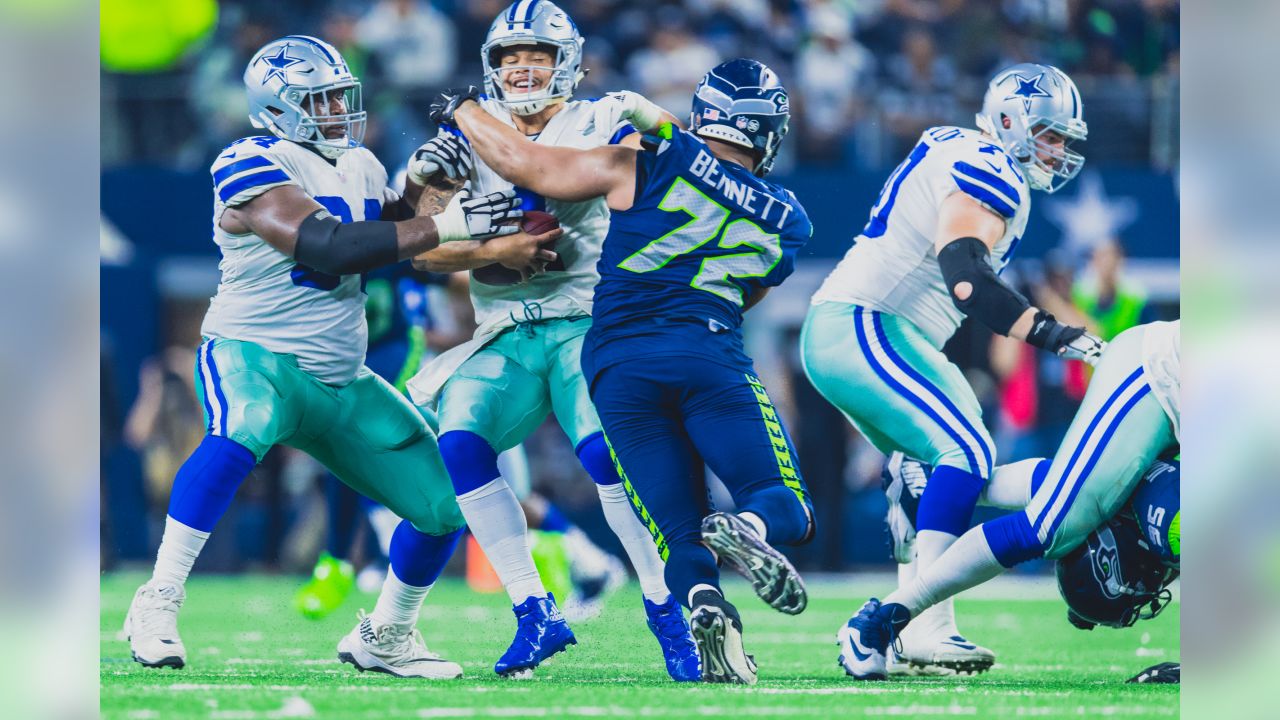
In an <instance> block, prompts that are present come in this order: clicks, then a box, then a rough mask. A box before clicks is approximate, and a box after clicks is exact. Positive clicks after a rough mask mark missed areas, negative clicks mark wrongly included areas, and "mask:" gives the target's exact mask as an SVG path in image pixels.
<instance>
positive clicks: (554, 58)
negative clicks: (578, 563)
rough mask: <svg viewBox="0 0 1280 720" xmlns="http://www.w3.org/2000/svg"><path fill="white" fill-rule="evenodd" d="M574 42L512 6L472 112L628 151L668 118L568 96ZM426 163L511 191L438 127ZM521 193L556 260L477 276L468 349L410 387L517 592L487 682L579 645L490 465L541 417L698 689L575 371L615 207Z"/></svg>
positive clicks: (628, 101)
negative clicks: (528, 271)
mask: <svg viewBox="0 0 1280 720" xmlns="http://www.w3.org/2000/svg"><path fill="white" fill-rule="evenodd" d="M582 43H583V40H582V37H581V36H580V35H579V34H578V31H577V29H576V27H575V26H574V23H573V21H572V20H571V19H570V18H569V16H568V15H566V14H565V13H564V11H562V10H561V9H560V8H558V7H556V6H555V5H554V4H552V3H550V2H537V1H534V2H530V1H529V0H521V1H520V2H516V3H513V4H512V5H511V6H510V7H509V8H507V9H506V10H504V11H503V12H502V13H500V14H499V15H498V17H496V18H495V19H494V21H493V24H492V26H490V28H489V35H488V37H487V38H486V40H485V44H484V46H483V47H482V49H481V57H482V59H483V62H484V68H485V87H486V89H487V91H488V97H487V98H485V99H483V100H480V101H479V103H478V104H477V106H476V107H477V110H478V111H479V112H483V113H486V114H487V115H488V116H489V117H490V118H492V119H493V122H495V123H498V124H501V125H502V126H503V127H505V128H508V129H509V130H510V132H512V133H513V134H516V135H517V136H519V137H520V139H521V141H522V143H524V141H525V139H526V138H531V142H529V143H527V144H529V145H534V146H535V147H539V148H541V147H561V148H574V149H582V150H586V149H591V148H598V147H624V146H625V147H638V146H639V136H638V135H635V129H634V128H633V127H632V124H631V123H634V124H635V125H638V126H640V127H641V128H643V129H649V128H651V127H653V126H655V125H657V124H658V123H659V122H660V121H662V120H664V119H666V120H669V119H671V117H670V115H668V114H667V113H665V112H664V111H662V110H661V109H659V108H658V107H657V106H655V105H653V104H652V103H650V102H648V101H647V100H645V99H644V98H642V97H640V96H638V95H635V94H633V93H621V94H619V95H616V96H610V97H608V98H605V99H602V100H599V101H574V100H571V97H572V95H573V91H574V89H575V88H576V87H577V85H578V82H579V81H580V80H581V79H582V77H583V71H582V69H581V63H582ZM513 128H514V129H513ZM464 130H465V128H464ZM629 134H630V135H632V137H630V138H628V137H627V136H628V135H629ZM617 143H622V144H621V145H619V144H617ZM422 157H423V158H424V159H425V160H427V161H429V162H430V163H431V164H432V165H434V166H436V167H437V168H439V170H438V171H437V172H443V173H445V174H447V175H449V176H451V177H465V178H467V179H468V180H469V181H470V187H471V188H472V189H473V190H476V191H477V192H481V191H483V192H488V191H493V190H507V189H509V188H511V187H512V182H511V180H512V178H511V177H510V176H508V175H506V174H505V173H503V172H502V171H501V169H500V168H499V167H497V166H495V165H494V164H492V163H490V162H487V161H488V160H489V159H490V158H489V157H488V156H486V155H484V154H483V153H481V154H479V155H478V156H474V155H473V153H472V150H471V149H470V148H468V147H467V146H466V144H465V142H464V141H463V140H461V139H458V138H457V137H456V136H454V135H453V134H450V133H449V131H448V130H446V131H445V132H444V133H442V137H440V138H437V139H436V140H433V141H432V142H431V143H429V144H428V145H427V147H426V148H424V153H422ZM410 169H411V171H414V170H415V167H414V166H411V168H410ZM424 174H426V173H425V172H424ZM504 178H505V179H504ZM515 185H518V186H520V190H519V192H520V195H521V198H522V199H523V200H524V202H525V205H524V207H525V209H527V210H545V211H548V212H550V213H551V214H552V215H554V216H555V217H556V218H557V219H558V221H559V223H560V225H561V227H563V228H564V230H565V234H564V236H563V237H562V238H561V239H560V241H559V243H558V244H557V245H556V252H557V254H558V256H559V259H558V260H557V262H555V263H552V264H549V265H548V266H547V267H546V271H545V272H542V273H540V274H538V275H536V276H534V277H532V278H528V279H525V278H522V277H521V275H520V274H519V273H513V272H510V271H501V270H500V269H499V271H498V272H495V271H494V269H492V268H484V269H483V270H476V271H474V272H473V273H472V278H471V280H472V282H471V298H472V301H473V303H474V305H475V308H476V320H477V322H478V323H479V327H478V328H477V330H476V333H475V337H474V339H473V340H472V341H470V342H468V343H464V344H463V345H461V346H459V347H458V348H456V349H454V350H453V351H451V352H448V353H445V354H444V355H442V356H440V357H439V358H437V359H436V360H435V361H434V362H432V363H431V364H429V365H428V366H427V367H425V368H423V371H422V373H421V374H420V375H419V376H418V377H416V378H414V380H413V381H412V382H410V384H409V389H410V391H411V393H412V394H413V398H414V400H415V401H416V402H417V403H418V404H419V405H420V406H431V405H435V404H436V403H438V405H439V408H440V452H441V453H442V454H443V456H444V462H445V465H446V466H447V467H448V469H449V474H450V476H451V477H452V479H453V487H454V491H455V492H456V493H457V496H458V504H459V505H460V506H461V508H462V514H463V516H465V517H466V519H467V524H468V525H469V526H470V528H471V532H472V533H473V534H474V535H475V538H476V540H477V541H478V542H479V544H480V547H482V548H483V549H484V552H485V555H486V556H487V557H488V558H489V561H490V562H491V563H492V564H493V567H494V569H495V570H496V571H497V574H498V577H499V578H500V579H501V581H502V584H503V586H504V587H505V588H506V590H507V593H508V594H509V595H510V597H511V603H512V606H513V612H514V613H515V616H516V621H517V627H516V634H515V638H514V639H513V640H512V642H511V646H510V647H509V648H507V651H506V652H505V653H503V655H502V657H500V658H499V659H498V661H497V662H496V663H495V664H494V671H495V672H497V673H499V674H501V675H525V674H528V673H530V672H532V671H533V670H534V668H536V667H537V666H538V664H539V663H541V662H542V661H543V660H545V659H547V658H548V657H550V656H552V655H554V654H555V653H557V652H560V651H561V650H563V649H565V648H566V647H567V646H568V645H571V644H574V643H576V642H577V639H576V638H575V637H574V635H573V631H572V630H570V628H569V625H568V623H567V622H566V621H565V620H564V618H563V617H562V616H561V613H560V610H559V608H557V606H556V599H555V598H554V597H553V596H552V595H551V594H550V593H548V592H547V589H546V587H545V585H544V584H543V579H542V578H541V577H540V576H539V574H538V570H537V566H536V564H535V563H534V559H533V557H532V555H531V552H530V547H529V540H528V524H527V520H526V518H525V516H524V514H523V512H522V511H521V506H520V501H519V498H518V496H517V494H516V492H515V491H514V490H513V488H512V487H511V485H512V484H511V482H510V478H505V477H503V476H502V475H501V473H500V472H499V468H498V465H497V463H496V460H495V459H496V457H497V455H498V453H500V452H502V451H503V450H506V449H507V448H510V447H513V446H514V445H516V444H517V443H520V442H522V441H523V440H524V439H525V438H526V437H528V435H529V434H530V433H531V432H533V430H534V429H535V428H537V427H538V425H540V424H541V423H542V421H543V419H544V418H546V416H547V414H548V413H549V412H550V413H554V414H555V417H556V420H558V421H559V423H560V427H561V428H562V429H563V430H564V432H565V434H566V435H567V436H568V437H569V441H570V442H571V443H572V444H573V447H574V451H575V452H576V454H577V456H578V459H579V460H580V461H581V463H582V466H583V468H585V469H586V471H587V473H588V474H589V475H590V476H591V477H592V479H593V480H595V482H596V489H597V491H598V493H599V496H600V504H601V507H602V508H603V510H604V514H605V519H606V520H608V522H609V527H610V528H611V529H612V530H613V532H614V533H615V534H616V535H617V536H618V539H619V540H620V541H621V542H622V545H623V547H624V549H625V550H626V551H627V555H628V556H629V557H630V558H631V562H632V564H633V565H634V566H635V568H636V573H637V575H639V579H640V587H641V591H642V592H643V594H644V597H643V602H644V609H645V612H646V614H647V616H648V623H649V627H650V629H651V630H652V631H653V633H654V636H655V637H656V638H657V640H658V644H659V645H660V647H661V649H662V653H663V657H664V658H665V662H666V667H667V671H668V673H669V674H670V675H671V677H672V678H674V679H676V680H696V679H698V677H699V675H700V671H699V669H698V658H697V654H696V650H695V648H694V645H693V641H692V639H691V638H690V636H689V628H688V624H687V623H686V622H685V619H684V615H683V613H682V612H681V610H680V606H679V604H678V603H677V602H676V601H675V600H673V599H672V597H671V593H670V592H668V591H667V587H666V584H665V583H664V582H663V563H662V559H661V558H660V557H659V556H658V552H657V550H656V549H655V548H654V546H653V541H652V540H651V539H650V538H649V534H648V532H647V531H646V530H645V528H644V526H643V525H641V524H640V521H639V520H638V519H637V518H636V516H635V513H634V512H633V511H632V510H631V506H630V502H629V501H628V500H627V497H626V493H625V492H624V490H623V487H622V483H621V480H620V479H619V477H618V473H617V471H616V470H615V468H614V464H613V461H612V460H611V458H610V457H609V449H608V446H607V445H606V444H605V440H604V435H603V433H602V432H601V427H600V420H599V419H598V417H597V416H596V411H595V409H594V408H593V407H592V404H591V399H590V397H589V396H588V393H587V383H586V381H585V380H584V379H583V376H582V369H581V365H580V361H579V355H580V352H581V348H582V339H583V336H584V335H585V334H586V332H587V329H588V328H589V327H591V294H592V288H593V287H594V286H595V284H596V280H597V278H598V276H597V275H596V269H595V265H596V260H597V258H598V257H599V255H600V244H601V243H602V242H603V241H604V237H605V232H606V231H607V230H608V227H609V208H608V207H607V206H606V205H605V202H604V200H603V199H601V198H599V197H596V196H589V195H580V196H575V197H572V198H563V197H554V196H549V197H546V198H544V197H542V194H541V193H539V186H538V185H536V184H530V183H526V182H516V183H515ZM428 192H430V191H428ZM561 599H562V600H563V598H561Z"/></svg>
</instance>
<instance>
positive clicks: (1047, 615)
mask: <svg viewBox="0 0 1280 720" xmlns="http://www.w3.org/2000/svg"><path fill="white" fill-rule="evenodd" d="M143 579H144V578H143V577H142V576H139V575H108V576H104V577H103V579H102V634H101V638H102V641H101V648H102V665H101V668H102V693H101V698H102V700H101V702H102V716H103V717H104V718H130V719H135V720H140V719H142V718H155V719H157V720H178V719H179V718H221V719H223V720H233V719H241V720H252V719H257V718H302V717H309V718H342V719H344V720H345V719H348V718H350V719H353V720H354V719H358V718H370V719H373V718H377V719H379V720H381V719H383V718H386V719H390V718H452V717H503V718H515V717H553V718H561V717H654V718H680V717H697V716H703V717H707V716H718V715H723V716H727V717H822V718H825V717H842V716H851V715H854V716H856V715H876V716H897V717H917V716H937V715H961V716H969V717H978V718H989V717H1012V716H1035V717H1060V716H1071V717H1083V718H1098V717H1103V716H1124V717H1157V716H1161V717H1167V716H1176V715H1177V714H1178V690H1177V687H1176V686H1135V685H1125V684H1123V681H1124V679H1125V678H1127V677H1129V676H1131V675H1133V674H1134V673H1136V672H1137V671H1139V670H1141V669H1143V668H1144V667H1147V666H1148V665H1152V664H1155V663H1157V662H1163V661H1166V660H1174V659H1177V658H1178V611H1179V607H1178V605H1177V604H1174V606H1173V607H1171V608H1170V609H1169V610H1168V611H1167V612H1165V613H1164V614H1163V615H1161V616H1160V617H1158V618H1156V619H1155V620H1152V621H1148V622H1144V623H1141V624H1140V625H1139V626H1137V627H1135V628H1131V629H1129V630H1126V631H1114V630H1109V629H1105V628H1103V629H1098V630H1094V631H1092V632H1083V631H1080V630H1076V629H1075V628H1072V627H1071V626H1070V625H1068V624H1067V622H1066V618H1065V612H1064V606H1063V605H1062V603H1061V601H1060V600H1055V599H1052V598H1051V597H1050V595H1049V593H1048V592H1047V591H1046V590H1045V588H1044V587H1043V586H1039V587H1033V588H1030V590H1027V589H1025V588H1024V587H1023V586H1007V587H1011V588H1012V589H1011V590H1006V591H1003V592H1004V594H1005V595H1006V596H1008V595H1016V596H1019V597H1023V598H1025V597H1027V596H1028V595H1030V596H1033V597H1035V598H1038V599H1017V600H1011V599H1008V598H1007V597H1006V598H1004V599H1000V598H997V597H991V594H992V593H993V592H994V593H995V594H997V595H999V594H1000V593H1001V592H1002V591H1001V590H1000V589H998V588H997V589H993V590H991V589H989V590H987V591H986V593H984V596H982V597H979V598H975V599H965V600H961V601H960V602H959V603H958V604H957V610H958V614H959V616H960V624H961V629H962V630H963V631H964V632H965V633H966V634H967V635H968V636H969V637H970V638H972V639H974V640H976V641H978V642H980V643H982V644H984V645H986V646H988V647H990V648H991V649H993V650H995V652H996V653H997V655H998V657H999V661H998V664H997V665H996V666H995V668H994V669H993V670H992V671H991V672H989V673H987V674H985V675H982V676H978V677H976V678H904V679H898V680H890V681H889V682H884V683H875V684H870V683H854V682H852V681H850V680H849V679H847V678H845V677H844V674H843V672H842V671H841V670H840V669H839V668H838V667H837V666H836V655H837V652H836V648H835V633H836V630H837V628H838V627H839V626H840V624H841V623H843V622H844V621H845V620H847V619H848V617H849V614H850V612H851V611H853V610H854V609H856V608H857V606H858V605H860V604H861V602H862V601H863V600H864V599H865V598H866V596H867V594H868V593H871V592H877V593H883V592H885V591H886V590H887V589H889V588H888V587H887V585H888V583H887V581H886V580H887V579H886V578H884V577H880V578H879V581H877V582H871V583H868V582H867V581H866V580H862V581H858V580H857V579H854V580H850V581H848V582H847V583H846V582H837V581H822V580H818V581H813V582H811V584H810V603H809V608H808V610H806V611H805V613H804V614H803V615H800V616H799V617H791V616H786V615H780V614H778V613H775V612H773V611H772V610H770V609H769V608H768V607H766V606H765V605H764V604H763V603H761V602H760V601H759V600H757V599H755V597H754V596H752V595H751V593H750V590H749V588H747V587H746V585H731V586H729V588H728V594H729V597H730V599H732V600H734V601H735V602H736V603H737V604H738V606H739V607H740V608H741V609H742V611H743V622H744V625H745V629H746V635H745V640H746V644H747V650H748V651H749V652H751V653H753V654H754V655H755V656H756V660H757V662H758V663H759V666H760V683H759V685H757V686H755V687H752V688H742V687H727V686H708V685H692V686H690V685H676V684H675V683H672V682H670V681H669V680H668V679H667V676H666V673H665V672H664V670H663V669H662V667H661V659H660V657H659V654H658V646H657V643H656V642H655V641H654V640H653V637H652V636H651V635H650V634H649V631H648V630H647V629H646V628H645V625H644V621H643V611H642V610H641V609H640V600H639V597H640V596H639V591H638V589H637V588H635V587H628V588H625V589H624V590H623V591H622V592H621V593H620V594H619V595H616V596H615V597H614V599H613V600H612V602H611V603H610V604H609V605H608V607H607V608H606V610H605V612H604V614H603V615H602V616H601V617H599V618H597V619H596V620H593V621H591V622H587V623H581V624H579V625H577V626H575V632H576V633H577V636H578V641H579V644H578V645H577V646H576V647H573V648H570V650H569V652H567V653H565V654H561V655H558V656H556V658H555V660H554V661H552V663H551V664H549V665H544V666H543V667H542V668H540V669H539V670H538V673H537V677H536V678H535V679H532V680H524V681H519V680H503V679H500V678H498V677H497V676H495V675H494V674H493V671H492V664H493V661H494V660H496V659H497V657H498V656H499V655H500V654H501V653H502V651H503V650H504V649H505V648H506V644H507V642H508V641H509V640H510V638H511V633H512V632H513V630H514V627H515V621H514V619H513V617H512V615H511V610H510V606H509V605H508V604H507V602H506V596H505V595H476V594H474V593H471V592H470V591H468V590H467V589H466V587H465V586H464V585H463V584H462V583H461V582H459V581H442V582H441V583H440V584H439V585H437V587H436V588H435V589H434V590H433V591H432V594H431V596H430V597H429V598H428V599H427V607H426V609H425V610H424V612H423V620H422V623H421V625H420V627H421V628H422V630H423V634H424V635H425V636H426V638H427V642H428V644H429V645H430V646H431V647H432V649H433V650H436V651H437V652H440V653H441V654H443V655H445V656H446V657H449V658H451V659H453V660H456V661H458V662H460V663H462V665H463V667H464V668H465V669H466V678H465V679H463V680H461V681H451V682H439V683H431V682H425V681H408V680H398V679H395V678H391V677H388V676H385V675H379V674H374V673H365V674H361V673H357V672H356V671H355V670H354V669H353V668H352V667H351V666H349V665H342V664H340V663H339V662H338V661H337V659H336V651H335V649H334V648H335V646H336V644H337V641H338V639H339V638H340V637H341V636H342V635H343V634H344V633H346V632H347V631H349V630H350V629H351V628H352V627H353V626H354V624H355V612H356V610H357V609H359V608H360V607H361V606H363V607H366V608H368V609H372V608H373V602H374V598H373V596H363V595H361V596H357V597H355V598H352V599H351V600H349V601H348V604H347V605H346V606H345V607H344V608H343V610H341V611H339V613H338V614H337V615H335V616H333V617H331V618H329V619H326V620H323V621H318V622H313V621H308V620H304V619H303V618H302V617H301V616H299V615H297V614H296V613H295V612H294V611H293V610H292V609H291V607H290V600H291V598H292V594H293V591H294V590H295V588H296V587H297V584H298V582H300V580H298V579H295V578H289V577H275V576H270V577H268V576H230V577H200V576H197V577H196V578H194V579H193V580H192V581H191V582H190V584H189V585H188V587H187V593H188V597H187V604H186V607H185V608H183V612H182V615H181V617H180V620H179V629H180V630H181V631H182V636H183V640H184V641H185V643H186V646H187V652H188V659H187V663H188V664H187V667H186V668H185V669H183V670H177V671H175V670H167V669H166V670H149V669H146V668H143V667H141V666H139V665H137V664H135V663H134V662H132V661H131V660H130V659H129V648H128V644H127V643H125V642H124V641H123V640H122V639H119V638H118V637H117V633H118V632H119V629H120V624H121V622H122V621H123V619H124V614H125V611H126V609H127V608H128V605H129V600H130V599H131V597H132V595H133V591H134V589H135V588H136V587H137V586H138V584H139V583H140V582H142V580H143Z"/></svg>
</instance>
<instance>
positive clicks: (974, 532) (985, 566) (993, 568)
mask: <svg viewBox="0 0 1280 720" xmlns="http://www.w3.org/2000/svg"><path fill="white" fill-rule="evenodd" d="M1002 572H1004V566H1002V565H1001V564H1000V563H999V562H998V561H996V556H995V555H994V554H992V552H991V546H990V545H988V544H987V536H986V534H985V533H983V532H982V527H981V526H979V527H975V528H972V529H971V530H969V531H968V532H966V533H965V534H964V535H962V536H960V539H959V540H957V541H956V542H955V544H953V545H952V546H951V547H950V548H949V549H948V550H947V552H946V553H945V554H943V556H942V557H941V558H939V559H938V561H937V562H935V563H933V564H932V565H930V566H929V567H928V568H926V569H923V570H921V571H920V573H919V574H918V575H916V579H915V580H913V581H912V582H911V583H909V584H907V585H906V586H905V587H900V588H898V589H897V590H895V591H893V592H892V593H889V596H888V597H886V598H885V599H884V601H885V602H887V603H890V602H896V603H901V604H902V605H905V606H906V607H907V609H908V610H910V611H911V614H912V616H913V617H914V616H916V615H921V616H922V617H923V616H925V615H927V614H928V610H927V609H928V608H929V607H930V606H932V607H933V608H937V607H941V605H939V604H938V603H940V602H944V601H949V600H951V598H953V597H954V596H955V595H956V594H957V593H960V592H963V591H965V590H968V589H969V588H971V587H975V586H977V585H981V584H982V583H984V582H986V581H988V580H990V579H991V578H993V577H995V576H997V575H999V574H1000V573H1002ZM914 625H915V623H914V621H913V622H912V625H911V626H908V627H912V626H914Z"/></svg>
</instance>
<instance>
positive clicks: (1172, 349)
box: [1142, 320, 1182, 442]
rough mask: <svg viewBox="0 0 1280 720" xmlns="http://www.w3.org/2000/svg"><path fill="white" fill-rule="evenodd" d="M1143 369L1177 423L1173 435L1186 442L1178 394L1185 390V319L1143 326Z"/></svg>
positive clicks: (1153, 391)
mask: <svg viewBox="0 0 1280 720" xmlns="http://www.w3.org/2000/svg"><path fill="white" fill-rule="evenodd" d="M1143 328H1144V331H1143V333H1142V369H1143V371H1144V372H1145V373H1146V376H1147V384H1148V385H1150V386H1151V394H1152V395H1154V396H1155V398H1156V401H1157V402H1159V403H1160V407H1162V408H1164V412H1165V414H1166V415H1168V416H1169V422H1170V423H1172V424H1173V435H1174V437H1176V438H1178V441H1179V442H1181V441H1182V413H1181V411H1180V410H1179V404H1178V396H1179V394H1181V392H1182V361H1181V358H1180V353H1179V347H1180V346H1181V344H1182V321H1181V320H1174V321H1173V322H1153V323H1150V324H1148V325H1145V326H1143Z"/></svg>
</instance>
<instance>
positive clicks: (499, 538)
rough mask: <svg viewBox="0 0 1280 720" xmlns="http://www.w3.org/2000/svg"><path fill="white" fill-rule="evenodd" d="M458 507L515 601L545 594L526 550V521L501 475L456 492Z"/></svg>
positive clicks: (527, 541) (527, 539) (516, 602)
mask: <svg viewBox="0 0 1280 720" xmlns="http://www.w3.org/2000/svg"><path fill="white" fill-rule="evenodd" d="M458 507H460V508H462V516H463V517H464V518H466V519H467V525H468V527H470V528H471V534H472V535H474V536H475V538H476V542H478V543H480V547H481V549H483V550H484V554H485V557H487V558H489V564H491V565H493V569H494V571H495V572H497V573H498V579H499V580H501V581H502V586H503V587H504V588H506V589H507V594H508V595H510V596H511V604H512V605H519V604H520V603H522V602H524V601H525V600H528V599H529V598H531V597H546V596H547V589H546V588H545V587H543V586H542V578H540V577H538V568H537V567H536V566H535V565H534V564H533V555H532V554H530V552H529V537H528V535H529V523H528V522H527V521H526V520H525V519H524V510H523V509H521V507H520V501H519V500H517V499H516V494H515V493H513V492H511V487H510V486H509V485H507V481H506V480H503V479H502V478H501V477H499V478H495V479H494V480H492V481H490V482H489V483H486V484H485V485H482V486H480V487H478V488H476V489H475V490H472V491H471V492H469V493H466V494H465V495H459V496H458Z"/></svg>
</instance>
